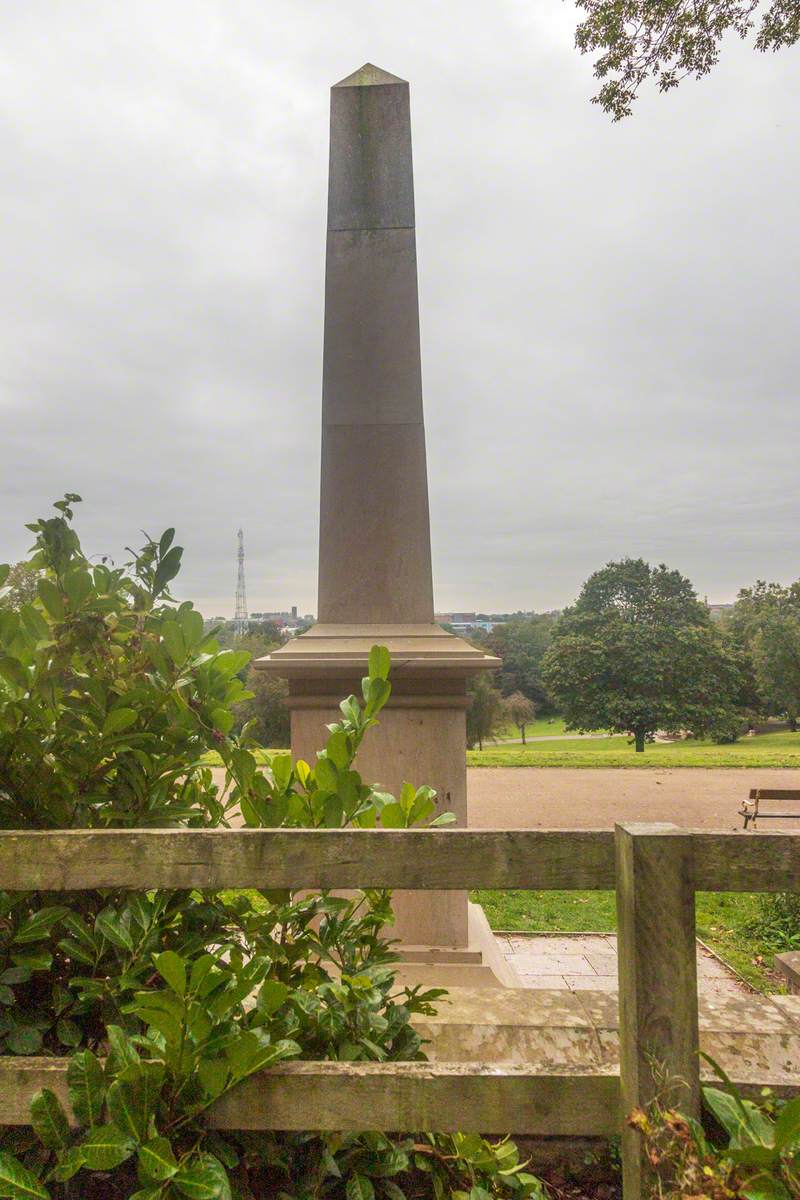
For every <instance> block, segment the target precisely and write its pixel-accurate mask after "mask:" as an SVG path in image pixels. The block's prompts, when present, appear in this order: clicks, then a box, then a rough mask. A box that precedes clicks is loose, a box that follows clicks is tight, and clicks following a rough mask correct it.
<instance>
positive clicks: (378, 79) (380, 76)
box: [333, 63, 406, 88]
mask: <svg viewBox="0 0 800 1200" xmlns="http://www.w3.org/2000/svg"><path fill="white" fill-rule="evenodd" d="M405 82H406V81H405V79H400V77H399V76H398V75H390V74H389V72H388V71H382V70H381V68H380V67H375V66H373V65H372V63H364V65H363V67H359V68H358V70H357V71H353V74H352V75H348V76H347V78H346V79H340V80H339V82H338V83H335V84H334V85H333V86H334V87H335V88H345V87H377V86H380V85H381V84H383V85H386V84H392V83H405Z"/></svg>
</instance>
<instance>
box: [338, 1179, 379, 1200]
mask: <svg viewBox="0 0 800 1200" xmlns="http://www.w3.org/2000/svg"><path fill="white" fill-rule="evenodd" d="M345 1193H346V1195H347V1200H375V1189H374V1187H373V1186H372V1182H371V1180H369V1179H368V1178H367V1176H366V1175H360V1174H359V1173H358V1172H355V1174H353V1175H351V1176H350V1178H349V1179H348V1181H347V1187H346V1188H345Z"/></svg>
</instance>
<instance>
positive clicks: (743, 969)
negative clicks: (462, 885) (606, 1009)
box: [473, 891, 781, 992]
mask: <svg viewBox="0 0 800 1200" xmlns="http://www.w3.org/2000/svg"><path fill="white" fill-rule="evenodd" d="M473 898H474V899H475V900H477V902H478V903H479V904H481V905H482V906H483V909H484V911H485V913H486V916H487V917H488V920H489V924H490V925H491V926H492V928H493V929H514V930H521V931H527V932H533V931H537V932H539V931H546V932H551V933H613V932H614V931H615V930H616V925H617V920H616V910H615V906H614V893H613V892H495V891H487V892H481V891H479V892H475V893H474V895H473ZM759 911H760V909H759V900H758V897H757V896H755V895H749V894H745V893H741V892H713V893H712V892H698V893H697V936H698V937H699V938H700V939H701V940H702V941H704V942H705V943H706V945H707V946H710V947H711V949H712V950H714V952H715V953H716V954H718V955H719V957H720V958H722V959H723V960H724V961H725V962H726V963H728V964H729V965H730V966H731V967H733V969H734V970H735V971H737V972H738V973H739V975H741V976H742V978H743V979H746V980H747V982H748V983H749V984H751V985H752V986H753V987H754V988H757V989H758V991H760V992H777V991H779V990H780V985H779V982H778V980H777V977H776V976H775V974H774V972H773V970H772V957H773V954H774V953H775V951H776V950H778V949H780V948H781V947H780V946H779V945H777V944H775V945H772V944H770V943H769V941H768V940H766V939H764V938H763V937H759V936H758V935H756V934H754V933H752V932H751V931H750V929H749V928H748V927H749V926H750V925H751V924H752V923H753V922H754V921H755V920H756V919H757V917H758V915H759Z"/></svg>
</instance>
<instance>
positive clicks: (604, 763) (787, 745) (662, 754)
mask: <svg viewBox="0 0 800 1200" xmlns="http://www.w3.org/2000/svg"><path fill="white" fill-rule="evenodd" d="M467 765H468V766H470V767H587V768H591V767H623V768H625V767H630V768H636V769H642V768H644V769H647V768H650V767H659V768H662V769H663V768H664V767H778V768H781V767H786V768H795V769H800V733H788V732H785V731H784V732H780V733H762V734H759V735H758V736H757V737H752V738H751V737H744V738H741V739H740V740H739V741H738V742H733V743H731V744H730V745H727V746H718V745H717V744H716V743H715V742H710V741H699V740H698V741H695V740H690V741H687V742H661V743H656V744H654V745H649V746H647V747H646V749H645V751H644V754H637V753H636V751H635V749H634V747H633V745H632V744H629V742H628V739H627V738H626V737H610V738H604V739H597V740H587V739H581V738H575V739H569V740H568V741H563V742H533V743H531V744H529V745H527V746H487V747H486V748H485V749H484V750H468V751H467Z"/></svg>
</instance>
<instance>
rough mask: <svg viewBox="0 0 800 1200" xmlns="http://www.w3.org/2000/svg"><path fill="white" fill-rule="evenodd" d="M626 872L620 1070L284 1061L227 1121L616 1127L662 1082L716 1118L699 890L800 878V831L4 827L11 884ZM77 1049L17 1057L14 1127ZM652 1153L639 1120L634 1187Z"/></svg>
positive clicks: (5, 1110) (309, 1125) (2, 876)
mask: <svg viewBox="0 0 800 1200" xmlns="http://www.w3.org/2000/svg"><path fill="white" fill-rule="evenodd" d="M615 886H616V893H617V920H618V960H619V995H620V1074H619V1076H617V1075H616V1074H612V1073H603V1072H598V1071H593V1070H587V1071H586V1072H584V1073H580V1072H575V1071H572V1072H570V1073H569V1074H563V1073H562V1074H559V1073H557V1072H554V1073H552V1074H542V1073H540V1072H532V1071H531V1070H528V1069H526V1068H525V1067H519V1066H510V1065H507V1064H492V1063H480V1064H471V1063H333V1062H314V1063H308V1062H302V1063H289V1064H283V1065H282V1066H280V1067H278V1068H274V1069H272V1070H269V1071H265V1072H262V1073H261V1074H260V1075H258V1076H256V1077H254V1078H253V1079H251V1080H246V1081H244V1082H243V1083H242V1084H241V1085H240V1087H239V1088H237V1089H236V1090H235V1091H234V1092H232V1093H230V1095H228V1096H226V1097H224V1098H223V1100H222V1101H221V1102H219V1103H218V1105H217V1106H216V1107H215V1109H214V1110H212V1113H211V1114H210V1120H211V1123H212V1124H214V1125H216V1126H217V1127H219V1128H228V1129H233V1128H249V1129H301V1128H302V1129H360V1128H371V1129H375V1128H381V1129H395V1130H414V1129H427V1130H430V1131H432V1132H433V1131H442V1132H444V1131H453V1130H455V1129H462V1130H477V1131H481V1132H492V1133H501V1132H503V1131H505V1130H513V1131H514V1132H515V1133H520V1134H524V1133H529V1134H554V1135H578V1134H582V1135H607V1134H610V1133H613V1132H619V1131H620V1129H621V1128H623V1126H624V1121H623V1119H622V1118H623V1115H624V1114H626V1113H628V1112H630V1111H631V1110H632V1109H633V1108H635V1107H645V1106H646V1105H647V1104H648V1103H649V1102H650V1101H651V1100H652V1099H653V1098H654V1096H655V1095H656V1092H658V1093H659V1095H661V1096H663V1097H664V1098H665V1099H667V1100H669V1101H670V1102H671V1103H673V1104H675V1105H676V1106H678V1107H680V1108H682V1109H683V1111H685V1112H686V1113H687V1114H689V1115H693V1116H697V1115H699V1108H700V1085H699V1057H698V1022H697V975H696V959H695V913H694V895H695V891H727V892H736V891H739V892H775V891H800V834H784V833H757V834H749V835H747V836H744V835H743V834H740V833H708V832H706V831H692V830H688V831H687V830H681V829H677V828H676V827H675V826H671V825H636V824H626V825H618V826H617V827H616V829H615V831H614V832H613V833H612V832H610V831H605V830H602V831H599V830H598V831H587V832H578V833H576V832H572V831H561V830H534V831H531V830H502V831H497V830H403V831H400V830H260V829H259V830H252V829H247V830H209V831H196V830H163V829H153V830H142V829H137V830H132V831H127V830H102V831H96V830H74V831H68V832H61V831H58V832H6V833H0V889H2V890H6V891H14V890H16V891H33V890H42V891H79V890H86V889H91V888H121V889H132V890H142V889H149V888H189V887H192V888H199V889H203V888H207V889H214V888H250V887H252V888H287V887H288V888H301V887H305V888H332V887H402V888H411V889H428V888H429V889H445V890H447V889H462V888H520V889H527V890H537V891H538V890H542V891H547V890H562V889H570V888H571V889H580V890H606V889H610V888H613V887H615ZM65 1070H66V1063H65V1061H64V1060H59V1059H52V1058H49V1059H48V1058H5V1059H0V1124H5V1125H14V1124H20V1123H25V1122H26V1121H27V1120H28V1105H29V1103H30V1098H31V1096H32V1095H33V1094H34V1092H36V1091H37V1090H38V1089H39V1088H41V1087H43V1086H48V1087H52V1088H53V1090H54V1091H56V1093H57V1094H59V1095H61V1096H62V1097H63V1098H66V1089H65ZM647 1171H648V1164H647V1161H646V1159H645V1158H644V1156H643V1154H642V1148H641V1145H640V1142H639V1140H638V1135H636V1134H635V1133H634V1132H633V1131H632V1130H629V1129H626V1128H623V1186H624V1195H625V1200H638V1198H639V1197H640V1196H641V1195H642V1194H643V1189H644V1187H645V1183H646V1176H647Z"/></svg>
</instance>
